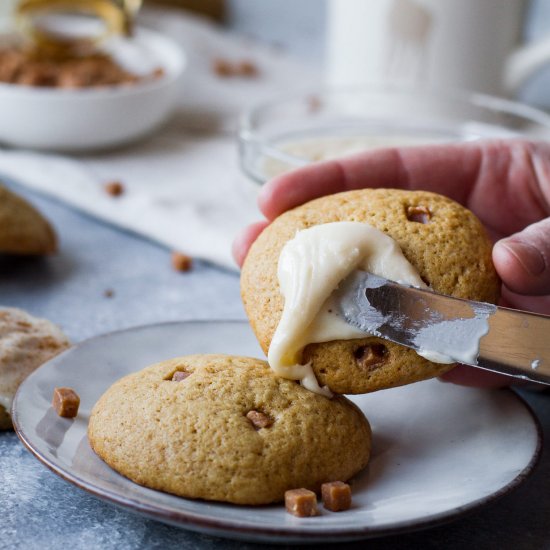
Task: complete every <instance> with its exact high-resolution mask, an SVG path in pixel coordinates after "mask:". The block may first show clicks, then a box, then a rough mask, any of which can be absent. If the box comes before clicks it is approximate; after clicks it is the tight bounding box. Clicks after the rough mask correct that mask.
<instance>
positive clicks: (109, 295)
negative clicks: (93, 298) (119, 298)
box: [103, 288, 115, 298]
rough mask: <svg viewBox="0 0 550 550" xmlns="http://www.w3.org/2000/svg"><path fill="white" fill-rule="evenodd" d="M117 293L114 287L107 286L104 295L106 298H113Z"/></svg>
mask: <svg viewBox="0 0 550 550" xmlns="http://www.w3.org/2000/svg"><path fill="white" fill-rule="evenodd" d="M114 295H115V291H114V290H113V289H112V288H107V289H106V290H104V291H103V296H105V298H112V297H113V296H114Z"/></svg>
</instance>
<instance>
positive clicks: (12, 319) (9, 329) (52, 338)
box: [0, 308, 69, 430]
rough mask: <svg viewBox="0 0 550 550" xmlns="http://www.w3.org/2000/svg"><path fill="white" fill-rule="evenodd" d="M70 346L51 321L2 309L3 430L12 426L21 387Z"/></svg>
mask: <svg viewBox="0 0 550 550" xmlns="http://www.w3.org/2000/svg"><path fill="white" fill-rule="evenodd" d="M68 347H69V341H68V340H67V337H66V336H65V335H64V334H63V332H61V330H60V329H59V328H58V327H57V326H56V325H54V324H53V323H51V322H50V321H47V320H46V319H39V318H37V317H33V316H32V315H29V314H28V313H26V312H24V311H22V310H20V309H15V308H0V430H9V429H10V428H11V427H12V424H11V418H10V415H9V411H10V408H11V402H12V400H13V396H14V395H15V392H16V390H17V388H18V387H19V384H21V382H23V380H24V379H25V378H26V377H27V376H28V375H29V374H30V373H31V372H33V371H34V370H36V369H37V368H38V367H39V366H40V365H42V363H45V362H46V361H48V360H49V359H51V358H52V357H54V356H55V355H57V354H58V353H60V352H61V351H63V350H64V349H66V348H68Z"/></svg>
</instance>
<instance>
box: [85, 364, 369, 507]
mask: <svg viewBox="0 0 550 550" xmlns="http://www.w3.org/2000/svg"><path fill="white" fill-rule="evenodd" d="M88 439H89V441H90V444H91V446H92V448H93V449H94V451H95V452H96V453H97V454H98V455H99V456H100V457H101V458H102V459H103V460H104V461H105V462H106V463H107V464H109V466H111V467H112V468H114V469H115V470H116V471H118V472H119V473H121V474H122V475H124V476H126V477H128V478H130V479H131V480H133V481H135V482H136V483H139V484H141V485H145V486H147V487H150V488H152V489H159V490H161V491H166V492H169V493H173V494H176V495H180V496H183V497H189V498H200V499H207V500H217V501H224V502H232V503H236V504H267V503H270V502H277V501H282V500H284V494H285V491H286V490H288V489H294V488H296V487H304V488H308V489H311V490H314V491H319V490H320V488H321V485H322V484H323V483H324V482H326V481H332V480H334V479H343V480H346V479H349V478H350V477H351V476H353V475H354V474H355V473H356V472H358V471H359V470H361V469H362V468H363V467H364V466H365V465H366V464H367V461H368V458H369V453H370V427H369V424H368V422H367V420H366V419H365V417H364V416H363V414H362V413H361V411H360V410H359V409H358V408H357V407H356V406H355V405H353V404H352V403H351V402H350V401H348V400H347V399H346V398H344V397H335V398H334V399H327V398H325V397H323V396H320V395H317V394H315V393H312V392H309V391H307V390H306V389H304V388H302V387H301V386H300V385H299V384H296V383H295V382H292V381H290V380H285V379H283V378H279V377H276V376H275V375H274V374H273V373H272V371H271V369H270V368H269V366H268V365H267V363H266V362H264V361H261V360H259V359H251V358H246V357H233V356H229V355H191V356H187V357H180V358H177V359H172V360H170V361H165V362H162V363H158V364H156V365H153V366H151V367H148V368H146V369H144V370H142V371H140V372H137V373H135V374H131V375H129V376H126V377H124V378H122V379H121V380H119V381H118V382H116V383H115V384H114V385H113V386H111V388H110V389H108V390H107V392H106V393H105V394H104V395H103V396H102V397H101V398H100V400H99V401H98V402H97V403H96V405H95V407H94V409H93V411H92V414H91V418H90V423H89V427H88Z"/></svg>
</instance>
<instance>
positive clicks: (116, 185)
mask: <svg viewBox="0 0 550 550" xmlns="http://www.w3.org/2000/svg"><path fill="white" fill-rule="evenodd" d="M104 189H105V192H106V193H107V194H108V195H111V197H120V195H122V194H123V193H124V185H123V184H122V183H121V182H120V181H110V182H109V183H106V184H105V185H104Z"/></svg>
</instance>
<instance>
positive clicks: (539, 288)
mask: <svg viewBox="0 0 550 550" xmlns="http://www.w3.org/2000/svg"><path fill="white" fill-rule="evenodd" d="M493 263H494V264H495V268H496V270H497V272H498V274H499V276H500V278H501V279H502V282H503V283H504V285H505V286H507V287H508V288H509V289H510V290H512V291H513V292H517V293H518V294H524V295H535V294H550V218H546V219H544V220H542V221H540V222H537V223H534V224H532V225H529V226H527V227H526V228H525V229H524V230H523V231H520V232H519V233H515V234H514V235H511V236H510V237H506V238H505V239H501V240H500V241H498V242H497V243H496V244H495V246H494V248H493Z"/></svg>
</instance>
